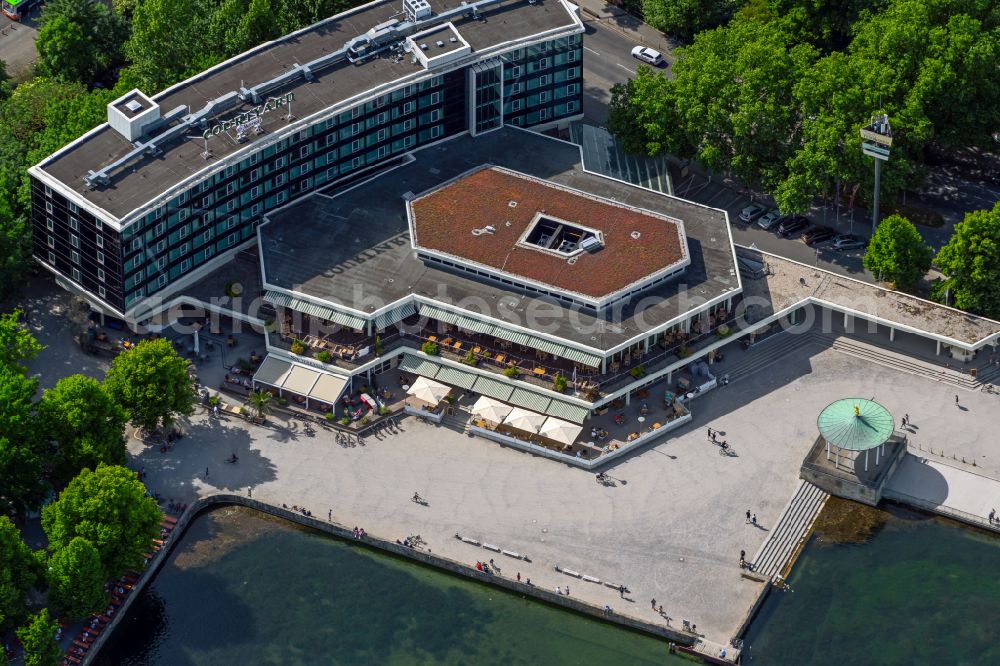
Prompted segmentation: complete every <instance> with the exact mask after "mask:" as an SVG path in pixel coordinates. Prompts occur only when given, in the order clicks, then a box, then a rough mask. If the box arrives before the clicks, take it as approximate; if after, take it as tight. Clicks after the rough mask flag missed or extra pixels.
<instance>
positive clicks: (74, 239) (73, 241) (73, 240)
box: [69, 234, 80, 249]
mask: <svg viewBox="0 0 1000 666" xmlns="http://www.w3.org/2000/svg"><path fill="white" fill-rule="evenodd" d="M69 244H70V245H72V246H73V247H75V248H77V249H79V248H80V237H79V236H77V235H76V234H70V237H69Z"/></svg>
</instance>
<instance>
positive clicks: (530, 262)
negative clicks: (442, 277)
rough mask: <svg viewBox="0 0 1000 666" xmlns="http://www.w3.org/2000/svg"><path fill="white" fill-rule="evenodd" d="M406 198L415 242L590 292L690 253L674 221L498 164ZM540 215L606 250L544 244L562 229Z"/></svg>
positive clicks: (625, 282)
mask: <svg viewBox="0 0 1000 666" xmlns="http://www.w3.org/2000/svg"><path fill="white" fill-rule="evenodd" d="M409 205H410V209H411V212H412V220H411V224H412V230H413V238H414V242H415V246H416V248H417V249H428V250H433V251H434V252H436V253H442V254H445V255H447V256H448V257H450V258H453V259H456V260H461V261H465V262H472V263H475V264H479V265H480V266H484V267H487V268H488V269H491V270H492V271H495V272H496V273H497V274H501V275H502V274H504V273H506V274H509V275H514V276H518V277H523V278H526V279H527V280H529V281H532V282H535V283H540V284H544V285H548V286H551V287H553V288H554V289H557V290H560V291H566V292H573V293H579V294H584V295H586V296H592V297H600V296H605V295H607V294H610V293H612V292H616V291H620V290H623V289H626V288H628V287H629V286H630V285H632V284H635V283H637V282H640V281H641V280H642V279H643V278H648V277H649V276H650V275H651V274H653V273H655V272H656V271H660V270H663V269H665V268H670V267H674V266H676V265H678V264H680V263H681V262H682V261H683V260H685V259H686V255H687V246H686V243H685V242H684V232H683V229H682V225H681V224H679V223H678V221H676V220H673V219H671V218H668V217H666V216H663V215H657V214H654V213H652V212H647V211H644V210H640V209H638V208H635V207H632V206H627V205H624V204H621V203H616V202H614V201H609V200H608V199H602V198H600V197H596V196H593V195H590V194H587V193H585V192H578V191H573V190H570V189H567V188H566V187H562V186H559V185H556V184H554V183H552V182H547V181H544V180H539V179H537V178H531V177H529V176H526V175H524V174H518V173H514V172H511V171H507V170H504V169H499V168H496V167H493V168H483V169H480V170H478V171H475V172H473V173H471V174H468V175H465V176H462V177H460V178H459V179H457V180H455V181H453V182H451V183H448V184H446V185H444V186H442V187H440V188H438V189H436V190H434V191H432V192H430V193H428V194H425V195H423V196H421V197H419V198H417V199H415V200H414V201H412V202H410V204H409ZM539 218H541V219H542V220H551V222H550V223H549V224H548V225H546V230H548V229H549V227H551V228H553V229H555V230H560V229H565V228H567V227H568V228H569V229H571V230H572V232H573V233H579V232H583V233H588V234H590V233H592V234H594V236H593V238H594V239H595V242H597V239H598V238H599V239H600V241H599V242H600V243H601V249H599V250H598V251H596V252H588V251H586V250H584V249H581V248H579V247H578V245H579V244H578V243H576V242H575V241H573V240H565V241H563V242H565V243H567V244H568V245H569V247H571V248H574V249H573V251H572V253H570V252H560V251H559V250H558V249H557V248H555V247H551V248H549V247H543V245H551V244H553V243H555V242H558V241H559V240H560V238H561V237H562V233H559V234H552V233H546V230H543V229H539V230H538V232H537V233H535V234H532V233H531V232H532V231H533V229H534V228H535V227H536V226H538V225H537V224H536V222H538V221H540V220H539ZM487 226H489V227H490V230H488V231H484V229H485V228H486V227H487ZM526 236H528V238H526ZM575 237H576V236H575V235H574V236H572V238H575Z"/></svg>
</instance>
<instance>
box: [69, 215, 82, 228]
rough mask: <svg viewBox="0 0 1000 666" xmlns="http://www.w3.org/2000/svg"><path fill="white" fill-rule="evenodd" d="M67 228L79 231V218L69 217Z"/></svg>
mask: <svg viewBox="0 0 1000 666" xmlns="http://www.w3.org/2000/svg"><path fill="white" fill-rule="evenodd" d="M69 228H70V229H72V230H73V231H79V230H80V220H78V219H76V218H75V217H71V218H69Z"/></svg>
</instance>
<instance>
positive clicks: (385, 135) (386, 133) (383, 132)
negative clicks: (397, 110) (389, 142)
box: [375, 129, 389, 141]
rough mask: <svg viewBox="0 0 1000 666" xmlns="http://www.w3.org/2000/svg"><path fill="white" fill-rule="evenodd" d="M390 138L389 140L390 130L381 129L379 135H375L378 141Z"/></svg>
mask: <svg viewBox="0 0 1000 666" xmlns="http://www.w3.org/2000/svg"><path fill="white" fill-rule="evenodd" d="M388 138H389V130H387V129H380V130H379V131H378V134H376V135H375V140H376V141H385V140H386V139H388Z"/></svg>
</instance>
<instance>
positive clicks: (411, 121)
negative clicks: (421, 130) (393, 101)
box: [403, 118, 417, 132]
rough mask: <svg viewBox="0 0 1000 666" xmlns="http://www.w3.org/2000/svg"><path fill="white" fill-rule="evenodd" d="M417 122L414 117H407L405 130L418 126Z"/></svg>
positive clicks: (404, 124)
mask: <svg viewBox="0 0 1000 666" xmlns="http://www.w3.org/2000/svg"><path fill="white" fill-rule="evenodd" d="M416 124H417V121H416V120H414V119H413V118H407V119H406V120H404V121H403V131H404V132H409V131H410V130H412V129H413V128H414V127H415V126H416Z"/></svg>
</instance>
